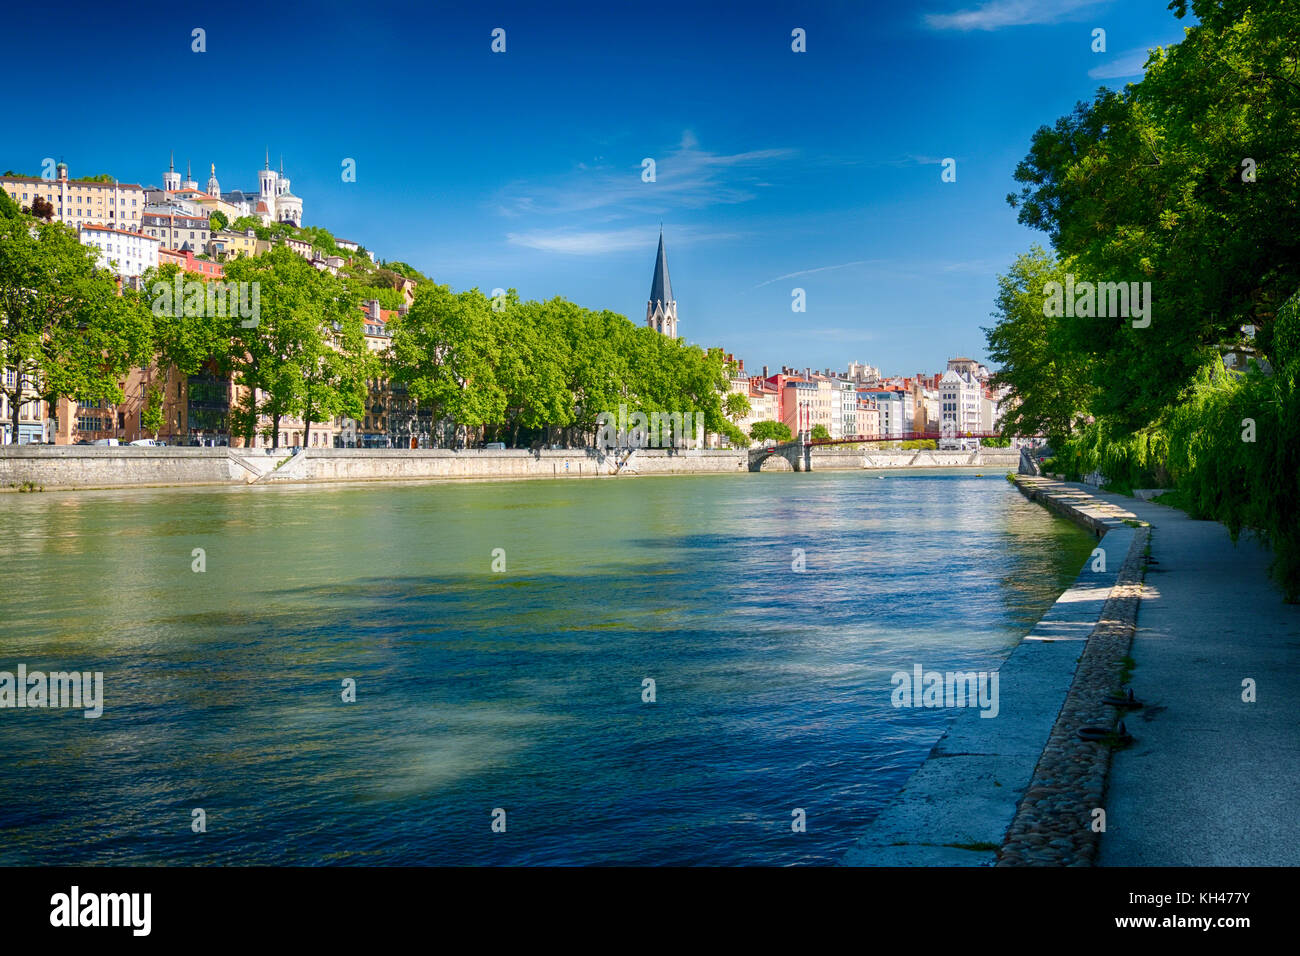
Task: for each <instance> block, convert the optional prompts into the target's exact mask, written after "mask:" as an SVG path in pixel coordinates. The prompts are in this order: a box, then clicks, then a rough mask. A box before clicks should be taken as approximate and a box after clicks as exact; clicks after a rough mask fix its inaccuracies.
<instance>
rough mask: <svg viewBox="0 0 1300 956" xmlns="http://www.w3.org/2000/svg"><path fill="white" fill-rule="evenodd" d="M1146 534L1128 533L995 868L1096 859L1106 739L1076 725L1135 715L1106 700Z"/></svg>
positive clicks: (1125, 643) (1131, 616)
mask: <svg viewBox="0 0 1300 956" xmlns="http://www.w3.org/2000/svg"><path fill="white" fill-rule="evenodd" d="M1077 494H1078V492H1077V491H1075V492H1074V493H1073V494H1072V495H1071V497H1072V498H1073V497H1074V496H1075V495H1077ZM1076 500H1077V499H1076ZM1093 503H1094V504H1100V502H1096V501H1095V500H1094V501H1093ZM1150 536H1151V529H1150V527H1149V526H1144V527H1140V528H1138V529H1137V533H1136V534H1134V536H1133V543H1132V545H1131V546H1130V547H1129V551H1128V554H1127V555H1126V556H1125V559H1124V564H1123V566H1122V567H1121V568H1120V572H1119V575H1118V578H1117V580H1116V582H1115V586H1114V588H1112V589H1111V593H1110V597H1109V598H1108V599H1107V601H1106V603H1105V605H1104V606H1103V607H1102V611H1101V617H1100V619H1099V620H1098V621H1097V626H1096V627H1095V628H1094V629H1093V631H1092V633H1091V634H1090V635H1089V636H1088V641H1087V644H1086V645H1085V646H1084V650H1083V654H1082V655H1081V658H1080V661H1079V667H1078V669H1077V670H1076V671H1075V674H1074V681H1073V683H1072V684H1071V685H1070V692H1069V694H1068V695H1067V696H1066V699H1065V704H1064V705H1063V706H1062V708H1061V713H1060V715H1059V716H1058V717H1057V719H1056V724H1055V725H1054V726H1053V727H1052V733H1051V736H1049V737H1048V740H1047V745H1046V746H1045V747H1044V748H1043V753H1042V756H1040V757H1039V758H1038V764H1037V766H1035V768H1034V775H1033V778H1032V780H1031V781H1030V784H1029V788H1028V789H1027V790H1026V791H1025V796H1024V797H1023V798H1022V799H1021V801H1020V806H1019V807H1017V809H1016V815H1015V817H1014V819H1013V820H1012V821H1011V826H1010V827H1009V828H1008V829H1007V835H1006V837H1005V838H1004V839H1003V842H1002V847H1001V849H1000V850H999V851H998V858H997V862H996V864H995V865H996V866H1092V865H1093V863H1094V862H1095V860H1096V856H1097V848H1098V845H1099V843H1100V839H1101V834H1100V833H1097V832H1094V830H1093V826H1094V817H1093V810H1094V809H1100V808H1101V807H1102V797H1103V795H1104V793H1105V788H1106V775H1107V773H1108V772H1109V770H1110V755H1111V744H1110V743H1107V742H1105V741H1087V740H1081V739H1079V737H1078V735H1077V733H1076V731H1077V730H1078V729H1079V728H1080V727H1104V728H1106V729H1108V730H1114V729H1116V728H1117V727H1118V725H1119V723H1120V721H1121V720H1123V719H1124V715H1125V714H1126V713H1132V712H1131V711H1121V710H1119V709H1118V708H1115V707H1110V706H1107V705H1106V704H1105V703H1103V699H1104V698H1106V697H1107V696H1109V695H1111V694H1114V693H1117V692H1118V691H1119V690H1120V675H1121V673H1122V671H1123V669H1124V664H1123V658H1124V657H1126V656H1127V655H1128V652H1129V648H1130V646H1131V644H1132V640H1133V632H1134V630H1135V628H1136V623H1137V611H1138V603H1139V602H1140V600H1141V594H1142V577H1143V574H1144V572H1145V568H1146V560H1145V554H1146V545H1147V542H1148V541H1149V540H1150Z"/></svg>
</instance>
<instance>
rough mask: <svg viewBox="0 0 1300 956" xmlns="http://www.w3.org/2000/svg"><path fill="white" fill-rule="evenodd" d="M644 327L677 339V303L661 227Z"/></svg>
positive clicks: (661, 227)
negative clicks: (669, 274) (669, 275)
mask: <svg viewBox="0 0 1300 956" xmlns="http://www.w3.org/2000/svg"><path fill="white" fill-rule="evenodd" d="M645 319H646V325H648V326H650V328H652V329H654V330H656V331H658V332H662V333H663V334H664V335H666V336H668V337H669V338H674V339H675V338H677V302H676V300H675V299H673V284H672V280H671V279H669V278H668V256H667V255H666V254H665V252H664V233H663V226H662V225H661V226H660V227H659V252H658V254H657V255H656V256H655V271H654V275H653V277H652V278H651V279H650V301H649V302H648V303H647V304H646V311H645Z"/></svg>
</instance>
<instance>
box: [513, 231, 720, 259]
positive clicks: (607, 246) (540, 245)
mask: <svg viewBox="0 0 1300 956" xmlns="http://www.w3.org/2000/svg"><path fill="white" fill-rule="evenodd" d="M734 238H735V234H734V233H721V232H703V231H700V230H698V229H691V228H689V227H680V228H678V229H675V230H674V231H673V246H674V247H676V246H685V245H690V244H691V243H696V242H718V241H721V240H723V239H734ZM506 241H507V242H508V243H510V245H512V246H523V247H524V248H527V249H537V250H539V251H541V252H557V253H563V254H565V255H574V256H598V255H604V254H605V253H609V252H629V251H644V250H645V249H647V248H653V247H654V243H655V233H654V232H653V230H649V229H646V228H645V227H640V228H630V229H592V230H577V229H567V228H563V229H534V230H531V231H529V232H511V233H507V234H506Z"/></svg>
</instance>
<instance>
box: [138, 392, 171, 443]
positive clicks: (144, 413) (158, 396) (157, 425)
mask: <svg viewBox="0 0 1300 956" xmlns="http://www.w3.org/2000/svg"><path fill="white" fill-rule="evenodd" d="M165 390H166V385H165V383H162V382H151V383H150V385H149V390H148V392H147V394H146V396H145V404H144V407H143V408H141V409H140V427H141V428H143V429H144V430H145V431H147V432H149V433H150V434H151V435H152V436H153V437H154V438H157V437H158V432H159V431H160V430H161V429H162V427H163V425H164V424H165V422H164V419H163V398H164V396H165V394H166V392H165Z"/></svg>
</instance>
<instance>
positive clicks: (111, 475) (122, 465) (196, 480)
mask: <svg viewBox="0 0 1300 956" xmlns="http://www.w3.org/2000/svg"><path fill="white" fill-rule="evenodd" d="M274 463H275V462H274V460H272V462H271V464H272V465H274ZM249 474H250V470H249V469H248V468H246V467H245V466H243V465H242V464H241V463H239V462H238V461H236V460H235V459H234V458H233V456H231V454H230V451H229V449H226V448H137V447H133V446H127V447H116V448H113V447H109V446H105V445H54V446H50V445H17V446H13V445H9V446H5V447H3V448H0V487H9V486H12V485H21V484H23V483H24V482H30V483H32V484H35V485H40V486H43V487H45V488H111V487H117V486H122V485H194V484H228V483H230V482H235V481H244V480H246V479H247V476H248V475H249ZM253 477H256V474H253Z"/></svg>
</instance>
